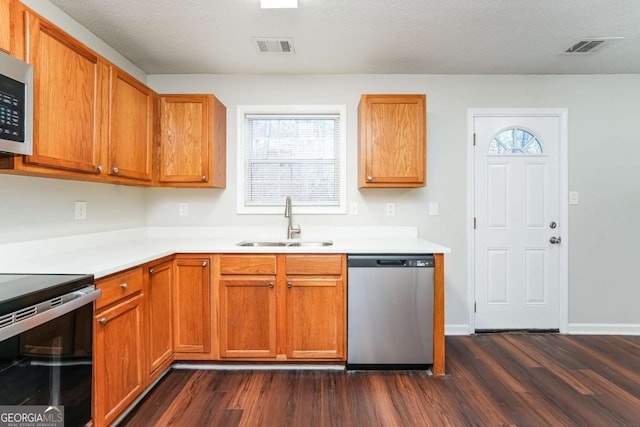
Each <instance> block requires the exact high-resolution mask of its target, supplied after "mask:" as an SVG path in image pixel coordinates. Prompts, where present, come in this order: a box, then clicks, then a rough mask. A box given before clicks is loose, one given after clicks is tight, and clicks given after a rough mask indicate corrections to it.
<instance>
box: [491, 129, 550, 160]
mask: <svg viewBox="0 0 640 427" xmlns="http://www.w3.org/2000/svg"><path fill="white" fill-rule="evenodd" d="M489 154H542V144H541V143H540V141H539V140H538V138H536V137H535V136H534V135H533V134H532V133H531V132H528V131H526V130H524V129H519V128H511V129H507V130H503V131H502V132H500V133H499V134H498V135H496V136H495V137H494V138H493V140H492V141H491V143H490V144H489Z"/></svg>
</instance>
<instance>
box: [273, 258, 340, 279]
mask: <svg viewBox="0 0 640 427" xmlns="http://www.w3.org/2000/svg"><path fill="white" fill-rule="evenodd" d="M342 262H343V260H342V255H287V257H286V271H287V274H318V275H329V274H331V275H340V274H342Z"/></svg>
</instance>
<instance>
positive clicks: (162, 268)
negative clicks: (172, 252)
mask: <svg viewBox="0 0 640 427" xmlns="http://www.w3.org/2000/svg"><path fill="white" fill-rule="evenodd" d="M147 280H148V281H147V286H146V288H145V292H144V293H145V297H146V303H147V305H146V307H147V310H146V311H147V315H146V327H145V330H146V335H147V351H146V355H147V374H148V375H149V377H150V379H149V381H150V382H151V381H153V380H154V379H155V378H156V377H157V376H158V375H159V374H160V373H162V371H163V368H165V367H166V366H168V363H170V359H171V356H172V355H173V321H172V319H173V317H172V313H173V310H172V307H171V292H172V285H173V263H172V262H171V261H167V262H164V263H162V264H158V265H154V266H152V267H150V268H149V270H148V278H147Z"/></svg>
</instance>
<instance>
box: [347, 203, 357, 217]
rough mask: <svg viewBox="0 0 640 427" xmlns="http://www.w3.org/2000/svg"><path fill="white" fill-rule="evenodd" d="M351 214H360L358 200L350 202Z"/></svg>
mask: <svg viewBox="0 0 640 427" xmlns="http://www.w3.org/2000/svg"><path fill="white" fill-rule="evenodd" d="M349 215H358V202H351V203H349Z"/></svg>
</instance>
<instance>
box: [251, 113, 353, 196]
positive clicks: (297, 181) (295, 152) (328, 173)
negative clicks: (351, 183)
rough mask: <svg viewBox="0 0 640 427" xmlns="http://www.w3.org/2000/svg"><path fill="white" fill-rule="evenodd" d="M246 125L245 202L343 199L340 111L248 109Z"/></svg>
mask: <svg viewBox="0 0 640 427" xmlns="http://www.w3.org/2000/svg"><path fill="white" fill-rule="evenodd" d="M246 127H247V129H246V130H247V132H246V137H247V140H246V141H245V165H244V166H245V169H244V170H245V174H246V176H245V183H246V186H247V188H246V191H245V204H246V205H247V206H274V205H282V204H283V203H284V200H285V198H286V196H291V198H292V200H293V201H294V202H295V204H297V205H306V206H338V205H339V202H340V116H339V115H337V114H335V115H333V114H331V115H247V116H246Z"/></svg>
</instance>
